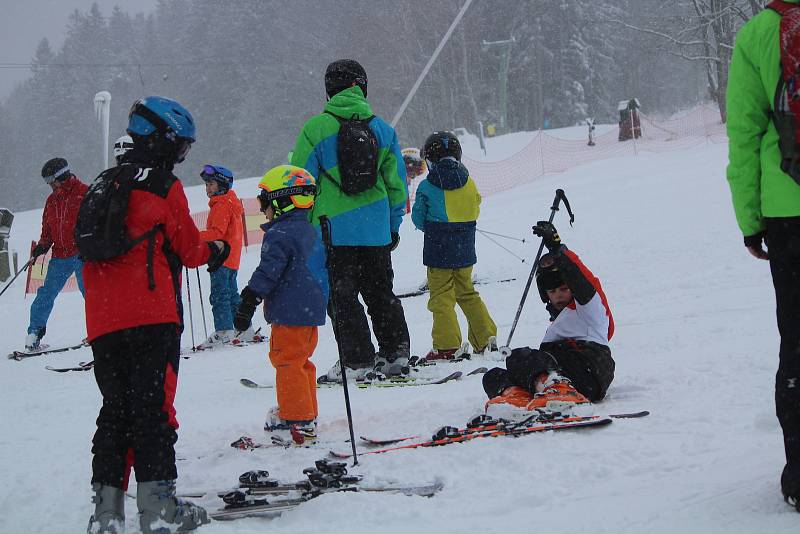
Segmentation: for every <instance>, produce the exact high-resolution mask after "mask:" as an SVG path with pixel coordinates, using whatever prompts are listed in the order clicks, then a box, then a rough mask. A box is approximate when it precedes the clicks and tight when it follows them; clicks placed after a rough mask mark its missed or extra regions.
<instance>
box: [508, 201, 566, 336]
mask: <svg viewBox="0 0 800 534" xmlns="http://www.w3.org/2000/svg"><path fill="white" fill-rule="evenodd" d="M562 200H563V201H564V207H566V208H567V213H569V224H570V226H572V223H573V222H574V221H575V215H573V214H572V209H570V207H569V200H567V195H566V194H564V190H563V189H556V197H555V198H554V199H553V205H552V206H550V218H549V219H548V222H551V223H552V222H553V218H554V217H555V216H556V212H557V211H558V205H559V204H560V203H561V201H562ZM542 250H544V239H542V242H541V243H539V250H538V252H536V259H535V260H534V262H533V267H531V274H530V276H528V282H527V283H526V284H525V291H523V292H522V299H521V300H520V301H519V306H518V307H517V314H516V315H515V316H514V322H513V323H512V324H511V332H509V333H508V341H506V346H505V347H503V348H504V349H507V350H508V349H509V348H510V347H511V338H512V336H513V335H514V330H516V328H517V321H519V316H520V314H521V313H522V307H523V306H524V305H525V299H526V298H528V291H529V290H530V288H531V282H532V281H533V277H534V276H536V270H537V269H538V268H539V258H541V257H542Z"/></svg>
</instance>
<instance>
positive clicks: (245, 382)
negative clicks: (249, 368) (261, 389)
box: [239, 378, 258, 388]
mask: <svg viewBox="0 0 800 534" xmlns="http://www.w3.org/2000/svg"><path fill="white" fill-rule="evenodd" d="M239 383H240V384H241V385H243V386H247V387H249V388H257V387H258V384H256V383H255V382H253V381H252V380H250V379H249V378H240V379H239Z"/></svg>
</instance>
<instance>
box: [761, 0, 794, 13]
mask: <svg viewBox="0 0 800 534" xmlns="http://www.w3.org/2000/svg"><path fill="white" fill-rule="evenodd" d="M799 7H800V4H793V3H791V2H785V1H784V0H772V2H770V3H769V4H767V5H766V9H771V10H773V11H775V12H777V13H778V14H779V15H780V16H784V15H786V14H787V13H788V12H789V11H791V10H793V9H797V8H799Z"/></svg>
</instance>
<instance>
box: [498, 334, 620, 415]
mask: <svg viewBox="0 0 800 534" xmlns="http://www.w3.org/2000/svg"><path fill="white" fill-rule="evenodd" d="M614 368H615V364H614V359H613V358H612V357H611V349H609V348H608V347H607V346H606V345H600V344H599V343H593V342H591V341H576V340H573V339H564V340H561V341H553V342H548V343H542V345H541V349H539V350H537V349H531V348H530V347H520V348H517V349H514V350H512V351H511V354H510V355H509V356H508V358H506V369H503V368H501V367H495V368H494V369H490V370H489V372H487V373H486V374H485V375H483V389H484V391H486V394H487V395H488V396H489V398H492V397H496V396H497V395H500V394H501V393H502V392H503V390H504V389H506V388H507V387H510V386H519V387H523V388H525V389H527V390H528V391H530V392H531V393H533V392H534V386H535V384H534V380H535V378H536V377H537V376H538V375H539V374H541V373H547V372H550V371H558V372H559V373H560V374H561V375H563V376H564V377H565V378H569V380H570V382H572V385H573V386H575V389H577V390H578V391H579V392H580V393H581V394H582V395H584V396H585V397H586V398H588V399H589V400H590V401H592V402H596V401H599V400H602V399H603V398H604V397H605V396H606V391H607V390H608V386H609V385H610V384H611V381H612V380H614Z"/></svg>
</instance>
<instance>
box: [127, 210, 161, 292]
mask: <svg viewBox="0 0 800 534" xmlns="http://www.w3.org/2000/svg"><path fill="white" fill-rule="evenodd" d="M159 230H163V227H162V225H160V224H157V225H155V226H153V227H152V228H151V229H149V230H148V231H146V232H145V233H143V234H142V235H140V236H139V237H137V238H136V239H134V240H132V241H131V248H133V247H135V246H136V245H138V244H139V243H141V242H142V241H144V240H145V239H146V240H147V288H148V289H149V290H150V291H153V290H154V289H155V288H156V277H155V274H154V272H153V258H154V257H155V247H156V233H158V231H159Z"/></svg>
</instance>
